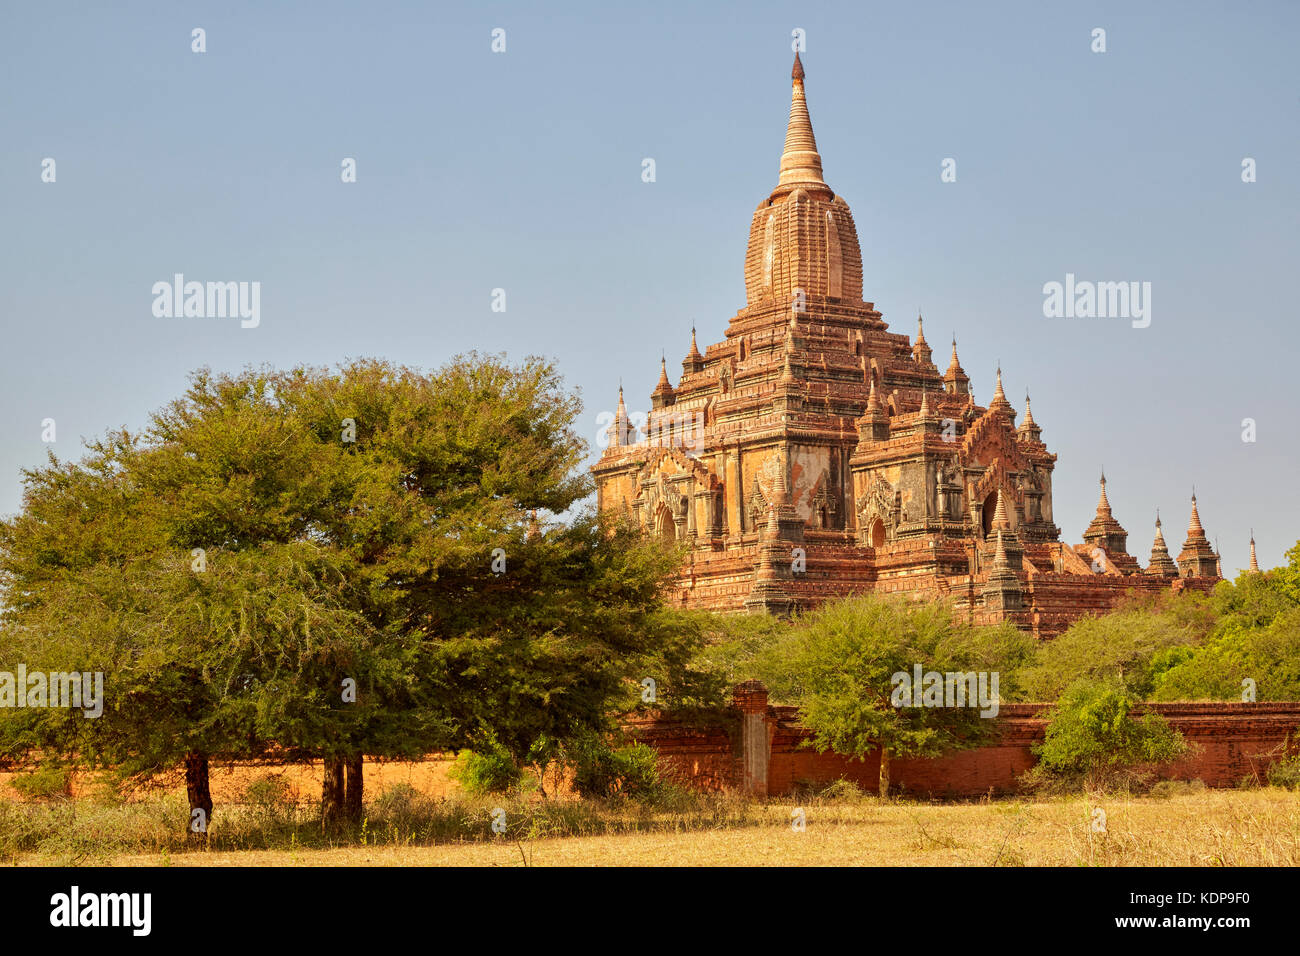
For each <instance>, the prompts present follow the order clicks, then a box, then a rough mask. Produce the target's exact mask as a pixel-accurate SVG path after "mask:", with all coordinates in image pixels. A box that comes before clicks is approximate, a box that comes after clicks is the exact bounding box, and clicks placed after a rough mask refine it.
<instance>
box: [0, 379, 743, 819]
mask: <svg viewBox="0 0 1300 956" xmlns="http://www.w3.org/2000/svg"><path fill="white" fill-rule="evenodd" d="M579 409H580V405H579V403H578V400H577V398H576V396H574V395H572V394H571V393H569V392H567V391H565V390H564V388H563V386H562V383H561V382H560V380H559V378H558V376H557V374H556V373H555V370H554V369H553V367H552V366H550V365H549V364H547V363H545V362H542V361H540V360H531V359H530V360H527V361H525V362H523V363H522V364H520V365H517V366H511V365H508V364H506V363H505V362H504V361H503V360H501V359H498V358H494V357H481V356H474V355H471V356H467V357H464V358H461V359H457V360H455V361H453V362H451V363H450V364H448V365H447V366H445V367H444V368H442V369H440V370H438V371H437V372H435V373H432V374H423V373H420V372H417V371H414V370H411V369H407V368H401V367H397V366H393V365H391V364H388V363H384V362H379V361H372V360H362V361H356V362H352V363H350V364H348V365H346V366H344V367H342V368H340V369H338V370H334V371H330V370H320V369H307V368H300V369H293V370H290V371H287V372H275V371H270V370H257V369H252V370H248V371H246V372H243V373H240V374H237V375H215V374H212V373H209V372H207V371H201V372H199V373H197V374H196V375H195V376H194V377H193V380H192V382H191V385H190V388H189V389H188V390H187V392H186V393H185V395H183V396H182V397H181V398H179V399H177V400H176V401H174V402H172V403H171V404H170V405H168V406H167V407H166V408H164V409H162V410H161V411H160V412H158V413H157V414H155V415H154V416H153V418H152V420H151V422H150V424H149V426H148V427H147V428H145V429H144V430H143V431H142V432H141V433H140V434H139V435H128V434H126V433H120V434H115V435H110V436H109V437H108V438H106V439H105V440H104V441H102V442H97V443H94V444H92V445H91V446H90V448H89V449H88V454H87V456H86V457H85V458H84V459H83V460H82V461H80V462H78V463H75V464H64V463H60V462H58V461H55V460H51V463H50V464H49V465H48V466H47V467H45V468H40V469H33V470H32V471H30V472H28V473H27V474H26V485H27V487H26V496H25V501H24V509H23V512H22V513H21V514H19V515H17V516H15V517H14V518H12V519H10V520H8V521H6V522H4V523H3V525H2V526H0V587H3V596H4V603H5V608H6V619H5V622H4V627H5V638H4V639H5V642H6V647H7V648H12V649H13V651H14V653H20V652H21V653H25V654H28V656H31V657H32V659H33V660H36V659H37V657H40V659H42V660H51V661H54V660H55V659H56V658H57V659H59V660H60V661H62V660H67V661H72V660H73V659H74V658H78V659H81V658H84V659H85V660H87V661H94V662H100V663H102V666H103V667H105V668H106V669H107V670H106V674H107V680H108V684H109V686H108V688H106V690H107V693H108V697H109V699H110V706H111V707H114V708H117V710H116V711H115V713H116V714H117V716H116V717H115V719H114V720H113V721H112V722H106V723H102V724H101V723H99V722H97V721H86V722H85V724H84V726H83V725H77V724H75V721H74V722H71V726H74V727H76V728H77V735H78V736H77V737H76V740H75V741H74V740H73V739H72V738H71V737H69V736H68V731H67V727H68V726H69V721H68V720H67V719H64V718H66V715H49V714H46V715H36V714H27V715H24V716H25V720H24V721H22V722H20V723H21V724H22V726H20V727H18V726H17V725H14V724H7V725H6V726H8V727H10V728H11V729H12V728H15V727H16V729H13V731H12V732H11V733H9V734H8V735H7V736H8V740H9V746H10V749H14V748H19V747H22V746H31V745H33V744H37V743H39V745H40V746H43V747H46V748H53V749H56V750H58V749H62V751H63V752H65V753H71V752H73V751H74V749H75V752H76V753H78V754H90V753H95V752H100V751H102V753H103V754H104V755H105V756H106V758H108V757H111V758H112V759H116V760H124V759H125V755H128V754H129V755H132V756H131V757H130V761H129V762H130V763H131V765H132V766H133V767H136V768H137V769H139V770H140V771H141V772H145V771H150V770H154V769H157V768H160V767H162V766H163V765H165V764H166V763H168V761H169V760H179V759H181V758H184V761H185V764H186V766H187V770H188V771H189V772H190V774H191V791H192V794H193V793H195V792H197V793H198V797H197V799H198V800H199V803H198V804H197V806H198V808H203V806H204V805H205V802H204V800H205V794H206V766H207V759H208V757H209V756H210V755H220V756H223V757H225V756H240V755H246V754H252V753H265V752H268V751H272V750H273V751H274V752H278V753H280V754H282V755H286V756H301V755H306V754H311V755H315V756H319V757H323V758H324V759H325V766H326V772H325V785H324V788H323V797H324V811H325V816H326V818H327V819H335V818H338V817H341V816H343V815H344V814H347V813H353V814H355V813H358V812H359V810H360V800H361V789H360V780H361V776H360V771H361V759H362V757H363V755H366V754H370V755H379V756H410V755H414V754H417V753H424V752H428V750H430V749H433V748H444V747H447V748H459V747H465V746H472V745H473V744H474V743H475V742H477V741H479V740H483V739H487V738H493V739H497V740H500V741H502V742H503V743H505V744H506V745H507V746H508V747H509V748H510V750H511V752H512V753H514V754H516V755H517V756H518V757H520V758H522V757H523V755H525V754H526V753H527V752H528V751H529V750H530V748H532V747H533V745H534V743H535V742H536V741H537V740H538V739H541V738H547V739H557V738H564V737H565V736H573V735H578V734H581V733H589V732H591V731H592V730H593V729H605V728H607V727H608V724H609V720H610V713H611V711H615V710H618V709H621V708H623V707H625V706H626V705H627V703H628V701H629V700H630V699H631V698H630V697H629V695H630V694H631V693H633V692H634V689H635V688H636V687H637V682H638V681H639V680H640V679H641V677H642V676H643V675H645V673H646V671H647V670H653V671H656V672H658V673H660V674H664V675H668V679H667V682H668V685H669V686H670V687H671V688H672V691H673V693H674V694H675V695H676V697H677V698H678V699H680V700H681V701H683V702H686V701H690V700H694V699H695V698H696V697H699V696H700V695H701V694H702V695H703V696H704V697H707V698H708V699H709V700H710V701H713V702H716V698H717V697H718V693H717V690H718V688H717V681H716V680H714V679H711V678H708V677H707V676H706V675H701V674H699V673H696V672H694V671H692V668H691V663H690V662H691V658H692V655H693V647H694V643H693V642H695V641H697V640H698V639H702V638H701V637H700V635H699V634H698V632H692V631H689V630H687V631H686V632H684V634H678V635H677V636H676V638H675V639H672V638H671V628H669V627H667V626H666V625H665V620H666V619H665V615H664V612H663V611H662V609H661V607H660V600H659V596H660V594H661V593H662V588H663V586H664V584H665V583H666V581H667V580H668V579H669V578H670V577H671V575H672V574H673V573H674V572H675V570H676V566H677V562H678V555H677V554H675V553H674V552H671V551H668V550H665V549H664V548H663V547H662V546H661V545H660V544H658V543H656V542H654V541H650V540H646V539H644V538H643V537H642V536H641V535H639V534H638V533H636V532H635V531H634V530H632V529H629V528H622V527H614V526H608V525H606V524H604V523H602V522H601V521H600V520H598V519H597V518H596V517H595V516H593V515H591V514H588V513H584V512H582V511H581V510H578V511H574V509H575V508H578V507H579V506H580V504H581V502H582V499H583V498H585V497H586V496H587V495H588V494H589V493H590V490H591V487H590V481H589V479H588V478H587V476H586V475H585V474H583V473H582V472H581V471H580V469H579V466H580V463H581V461H582V458H583V455H584V454H585V446H584V445H583V443H582V441H581V439H580V438H579V437H578V436H577V435H576V433H575V431H574V425H575V422H576V418H577V415H578V413H579ZM539 512H540V513H541V514H542V515H548V514H549V515H551V516H561V515H563V516H564V520H556V519H555V518H554V517H553V518H552V519H550V520H545V519H543V520H538V518H537V515H538V513H539ZM566 513H567V514H566ZM89 604H93V605H94V606H95V607H97V608H99V609H100V611H99V612H97V613H99V615H100V618H99V619H96V620H97V623H95V624H94V626H91V625H90V624H88V623H85V622H83V621H82V620H81V619H80V617H79V610H78V609H79V608H80V607H84V606H88V605H89ZM161 621H169V622H170V623H168V624H166V625H163V624H156V625H155V624H154V623H152V622H161ZM692 635H694V636H692ZM114 636H115V637H114ZM110 637H113V640H115V641H116V644H114V643H113V641H112V640H109V638H110ZM36 641H39V642H40V644H39V651H40V653H39V654H38V653H37V651H38V648H37V646H36V645H35V644H34V643H33V642H36ZM106 643H107V644H108V645H109V646H114V647H117V646H119V645H120V648H121V649H122V653H123V654H126V659H128V660H135V661H138V660H142V659H147V660H149V661H150V665H151V666H149V667H136V668H134V669H131V668H129V667H127V665H126V664H125V663H124V661H123V659H122V658H121V657H112V656H111V655H106V654H104V653H103V652H102V651H101V650H99V649H100V648H102V647H103V646H105V644H106ZM83 652H84V653H83ZM78 655H81V657H80V658H79V657H78ZM69 666H70V665H69ZM160 708H161V710H160ZM159 713H164V714H166V715H167V719H166V720H163V721H159V722H156V723H154V724H151V721H153V720H154V718H155V716H156V715H157V714H159ZM151 727H152V728H154V729H153V730H151V729H150V728H151ZM60 728H62V729H60ZM155 731H156V732H155ZM74 743H75V748H74ZM200 777H201V778H202V779H201V781H200V780H198V779H196V778H200ZM194 799H195V797H193V796H192V802H193V801H194ZM206 803H207V804H208V805H207V809H208V810H209V811H210V799H209V800H207V801H206Z"/></svg>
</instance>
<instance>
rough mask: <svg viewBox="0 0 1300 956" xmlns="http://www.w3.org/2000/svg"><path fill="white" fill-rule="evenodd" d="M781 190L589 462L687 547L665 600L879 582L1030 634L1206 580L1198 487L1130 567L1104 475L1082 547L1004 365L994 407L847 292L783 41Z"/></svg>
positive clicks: (846, 222) (827, 192) (796, 597)
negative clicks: (1066, 534)
mask: <svg viewBox="0 0 1300 956" xmlns="http://www.w3.org/2000/svg"><path fill="white" fill-rule="evenodd" d="M791 76H792V81H793V82H792V87H793V88H792V92H791V102H790V120H789V125H788V126H787V129H786V136H785V148H784V150H783V151H782V153H781V164H780V169H779V173H778V177H777V184H776V188H775V189H773V190H772V192H771V193H770V194H769V195H768V196H767V197H766V198H764V199H763V200H762V202H760V203H759V204H758V208H757V209H755V210H754V216H753V219H752V220H751V222H750V227H749V243H748V246H747V248H746V252H745V294H746V303H745V307H744V308H742V309H741V310H740V311H739V312H737V313H736V314H735V315H734V316H733V317H732V319H731V321H730V324H729V325H728V326H727V330H726V338H725V339H724V341H722V342H719V343H717V344H715V345H710V346H708V348H707V349H705V351H704V352H703V353H701V352H700V350H699V347H698V345H697V343H696V339H695V332H694V330H692V332H691V342H690V348H689V350H688V351H687V354H686V357H685V359H684V360H683V361H682V374H681V376H680V378H679V379H678V381H677V384H676V385H673V383H672V381H671V379H670V377H669V374H668V367H667V362H666V361H662V360H661V363H660V374H659V382H658V384H657V386H656V387H655V389H654V391H653V392H652V393H651V396H650V404H651V408H650V411H649V414H648V417H647V419H646V421H645V425H644V428H643V429H636V428H634V427H633V425H632V423H631V422H630V420H629V416H628V412H627V407H626V405H625V403H624V400H623V395H622V390H621V389H620V392H619V400H618V410H617V412H616V413H615V419H614V422H613V424H612V425H611V426H610V429H609V442H608V445H607V447H606V449H605V451H604V453H603V455H602V456H601V458H600V460H599V461H598V462H597V463H596V465H595V466H594V467H593V472H594V475H595V479H596V485H597V494H598V499H599V502H598V503H599V507H600V508H601V509H602V510H604V511H612V512H615V513H616V514H620V515H623V516H625V517H626V518H627V519H628V520H631V521H634V522H636V523H638V524H639V525H640V526H642V527H643V528H645V529H646V530H647V531H648V532H650V533H653V534H657V535H661V536H663V537H664V538H667V539H671V540H675V541H680V542H683V543H684V544H685V545H687V558H686V565H685V568H684V571H683V574H682V577H681V579H680V581H679V582H678V583H677V585H676V588H675V592H674V594H673V600H674V601H675V602H678V603H680V604H681V605H682V606H684V607H698V608H709V609H714V610H722V611H736V612H743V611H751V612H765V613H777V614H786V613H790V612H791V611H794V610H796V609H800V608H808V607H811V606H814V605H816V604H817V603H818V602H821V601H824V600H826V599H828V598H832V597H837V596H841V595H846V594H851V593H861V592H869V591H876V592H889V593H901V594H906V595H910V596H912V597H914V598H917V599H934V598H943V599H947V600H950V601H951V602H952V603H953V604H954V605H955V606H956V607H957V608H958V609H959V610H960V611H961V612H962V613H964V614H966V615H968V616H969V618H970V619H971V620H973V621H975V622H977V623H994V622H999V621H1011V622H1013V623H1015V624H1016V625H1017V626H1019V627H1021V628H1024V629H1026V630H1028V631H1031V632H1032V633H1033V634H1034V635H1035V636H1040V637H1051V636H1054V635H1056V634H1059V633H1060V632H1061V631H1063V630H1064V629H1065V628H1066V627H1068V626H1069V624H1070V623H1071V622H1072V621H1074V620H1075V619H1077V618H1079V617H1080V616H1082V615H1085V614H1091V613H1099V612H1102V611H1105V610H1107V609H1108V608H1110V607H1113V606H1114V605H1115V604H1116V603H1117V602H1118V601H1119V600H1120V599H1121V598H1122V597H1123V596H1124V595H1126V594H1129V593H1132V592H1135V591H1145V592H1155V591H1163V590H1170V589H1172V590H1176V591H1177V590H1183V589H1185V588H1195V589H1200V590H1205V589H1208V588H1210V587H1212V586H1213V585H1214V584H1215V583H1216V582H1217V581H1218V580H1219V571H1218V555H1217V554H1216V553H1215V549H1214V548H1213V547H1211V545H1210V543H1209V541H1208V540H1207V539H1206V536H1205V532H1204V530H1203V529H1202V527H1201V522H1200V516H1199V514H1198V512H1197V507H1196V497H1195V495H1194V494H1193V496H1192V500H1191V516H1190V519H1189V523H1188V530H1187V539H1186V541H1185V542H1184V544H1183V547H1182V550H1181V551H1180V552H1179V555H1178V559H1177V563H1175V562H1174V560H1173V559H1172V558H1170V556H1169V551H1168V548H1167V546H1166V544H1165V541H1164V537H1163V533H1162V530H1161V525H1160V520H1159V517H1158V516H1157V518H1156V525H1155V540H1154V543H1153V545H1152V549H1151V558H1150V561H1149V563H1148V565H1147V567H1146V568H1143V567H1142V566H1141V565H1140V564H1139V563H1138V561H1137V559H1136V558H1134V557H1133V556H1132V555H1130V554H1129V553H1128V551H1127V540H1128V533H1127V532H1126V531H1125V530H1124V528H1123V527H1122V526H1121V525H1120V523H1119V521H1118V520H1116V518H1115V517H1114V515H1113V514H1112V513H1111V507H1110V502H1109V500H1108V499H1107V497H1106V479H1105V476H1104V475H1103V476H1102V477H1101V496H1100V500H1099V501H1098V503H1097V514H1096V516H1095V517H1094V518H1093V520H1092V522H1091V523H1090V524H1089V525H1088V527H1087V529H1086V530H1085V531H1084V532H1083V543H1082V544H1076V545H1069V544H1064V543H1062V542H1061V540H1060V529H1059V528H1058V527H1057V526H1056V524H1055V523H1054V522H1053V520H1052V472H1053V470H1054V468H1055V467H1056V455H1054V454H1053V453H1052V452H1050V451H1049V450H1048V448H1047V445H1045V444H1044V443H1043V440H1042V428H1041V427H1040V426H1039V424H1038V422H1036V421H1035V420H1034V417H1033V414H1032V412H1031V410H1030V406H1029V396H1028V395H1026V396H1025V410H1024V418H1023V419H1021V420H1020V421H1019V423H1018V424H1017V413H1016V410H1015V409H1014V408H1013V407H1012V405H1011V403H1010V402H1009V401H1008V399H1007V396H1006V394H1005V392H1004V391H1003V388H1002V372H1001V369H999V370H998V371H997V375H996V380H995V385H994V389H993V395H992V398H991V399H990V400H989V403H988V405H987V406H983V405H979V404H978V403H977V402H976V400H975V395H974V390H973V389H972V386H971V379H970V377H969V376H968V375H967V373H966V371H965V370H964V369H963V368H962V367H961V363H960V362H959V361H958V358H957V343H956V341H955V340H954V341H953V344H952V357H951V359H950V360H949V362H948V367H947V368H946V369H945V370H943V371H940V369H939V367H938V366H937V365H936V364H935V362H934V361H933V353H932V351H931V349H930V345H929V343H928V342H927V341H926V338H925V333H924V328H923V321H922V318H921V317H920V316H917V320H916V337H915V339H912V340H909V338H908V336H907V335H905V334H900V333H898V332H893V331H891V330H890V327H889V325H888V324H887V323H886V322H885V321H884V318H883V316H882V315H881V313H880V312H879V311H877V310H876V308H875V307H874V305H873V304H872V303H870V302H866V301H864V300H863V297H862V253H861V249H860V247H859V244H858V235H857V230H856V228H855V226H854V223H853V213H852V212H851V211H850V209H849V205H848V203H847V202H845V200H844V198H843V197H842V196H838V195H836V194H835V192H834V191H833V190H832V189H831V187H830V186H829V185H827V183H826V180H825V178H824V177H823V172H822V160H821V155H820V154H819V153H818V151H817V141H816V138H815V137H814V135H813V128H812V121H811V119H810V117H809V113H808V104H807V101H806V99H805V95H804V70H803V66H802V64H801V63H800V61H799V57H798V55H797V54H796V55H795V60H794V69H793V71H792V74H791Z"/></svg>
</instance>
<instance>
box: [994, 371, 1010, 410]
mask: <svg viewBox="0 0 1300 956" xmlns="http://www.w3.org/2000/svg"><path fill="white" fill-rule="evenodd" d="M993 404H995V405H1010V404H1011V403H1010V402H1008V401H1007V393H1006V392H1004V391H1002V366H1001V365H999V366H998V378H997V384H996V385H994V387H993Z"/></svg>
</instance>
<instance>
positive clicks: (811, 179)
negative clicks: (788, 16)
mask: <svg viewBox="0 0 1300 956" xmlns="http://www.w3.org/2000/svg"><path fill="white" fill-rule="evenodd" d="M790 76H791V80H792V82H791V89H790V122H789V124H788V125H787V126H786V130H785V148H784V149H783V150H782V151H781V175H780V178H779V179H778V180H777V184H778V185H779V186H784V185H786V184H788V183H819V184H821V185H823V186H824V185H825V184H826V180H824V179H822V158H821V156H820V155H818V153H817V140H816V138H815V137H814V136H813V128H812V119H811V118H810V117H809V116H808V102H807V100H805V99H804V91H803V77H804V72H803V64H802V63H801V62H799V54H798V53H797V52H796V53H795V55H794V68H793V69H792V70H791V71H790Z"/></svg>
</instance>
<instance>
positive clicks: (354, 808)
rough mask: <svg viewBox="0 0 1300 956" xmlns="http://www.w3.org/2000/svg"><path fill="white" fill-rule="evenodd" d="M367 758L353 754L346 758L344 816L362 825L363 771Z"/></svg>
mask: <svg viewBox="0 0 1300 956" xmlns="http://www.w3.org/2000/svg"><path fill="white" fill-rule="evenodd" d="M364 762H365V757H364V755H362V754H351V755H350V756H348V757H347V758H346V771H347V774H346V777H347V779H346V783H345V786H344V788H343V808H344V815H345V816H346V817H347V818H348V820H349V821H350V822H351V823H356V824H360V823H361V798H362V784H363V781H362V776H361V775H362V770H363V769H364Z"/></svg>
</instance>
